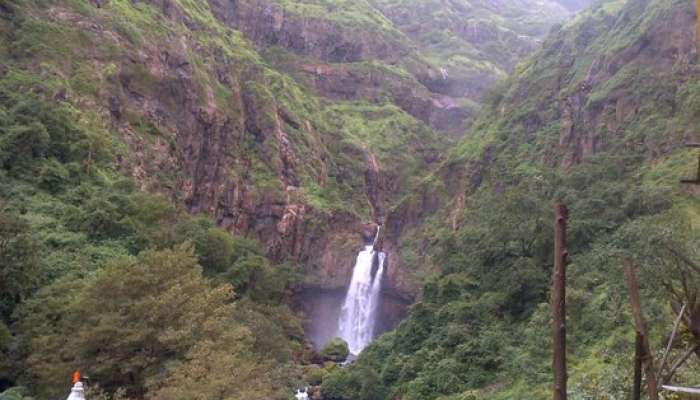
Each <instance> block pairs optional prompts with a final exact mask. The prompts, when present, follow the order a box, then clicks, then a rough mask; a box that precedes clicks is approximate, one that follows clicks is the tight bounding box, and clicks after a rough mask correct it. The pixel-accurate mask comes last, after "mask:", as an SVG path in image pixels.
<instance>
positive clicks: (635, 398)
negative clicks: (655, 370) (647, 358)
mask: <svg viewBox="0 0 700 400" xmlns="http://www.w3.org/2000/svg"><path fill="white" fill-rule="evenodd" d="M643 358H644V347H643V346H642V336H641V335H640V334H637V335H636V339H635V341H634V385H633V386H632V400H640V399H641V398H642V359H643Z"/></svg>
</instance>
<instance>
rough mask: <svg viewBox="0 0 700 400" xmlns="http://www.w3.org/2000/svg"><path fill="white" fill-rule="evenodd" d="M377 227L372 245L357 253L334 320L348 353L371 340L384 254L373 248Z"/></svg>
mask: <svg viewBox="0 0 700 400" xmlns="http://www.w3.org/2000/svg"><path fill="white" fill-rule="evenodd" d="M378 237H379V229H377V234H376V236H375V238H374V241H373V242H372V244H370V245H367V246H365V247H364V249H362V251H360V253H359V254H358V255H357V261H356V262H355V268H354V269H353V271H352V281H350V286H349V287H348V293H347V295H346V296H345V302H344V303H343V308H342V309H341V311H340V318H339V319H338V336H339V337H340V338H342V339H343V340H345V341H346V342H347V343H348V348H349V350H350V353H352V354H354V355H357V354H359V353H360V352H361V351H362V349H364V348H365V347H367V345H368V344H369V343H370V342H371V341H372V338H373V337H374V325H375V320H376V314H377V306H378V305H379V292H380V290H381V285H382V282H381V281H382V274H383V273H384V259H385V257H386V256H385V254H384V253H383V252H381V251H375V250H374V245H375V243H376V241H377V238H378ZM375 257H376V262H377V272H376V273H375V274H374V276H372V267H373V265H374V262H375Z"/></svg>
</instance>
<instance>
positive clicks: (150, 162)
mask: <svg viewBox="0 0 700 400" xmlns="http://www.w3.org/2000/svg"><path fill="white" fill-rule="evenodd" d="M213 3H214V2H212V4H213ZM272 3H274V7H277V8H281V9H282V10H283V11H284V17H285V18H291V20H286V21H287V22H289V21H291V22H289V23H290V24H291V25H294V23H296V22H298V21H302V22H303V23H301V25H303V26H304V27H305V28H309V29H311V28H318V27H319V26H322V27H324V29H328V31H329V32H332V33H333V35H336V36H334V37H336V38H337V39H338V40H341V39H342V40H343V41H345V42H348V41H349V42H352V41H353V40H355V39H358V40H359V39H361V40H363V41H364V42H363V43H365V44H366V45H368V46H369V47H371V46H370V44H371V45H376V48H379V49H386V50H387V51H386V54H384V53H382V54H369V53H371V51H369V50H367V49H364V50H366V51H367V52H368V54H365V55H364V56H365V57H366V59H362V60H353V62H352V63H348V64H345V63H338V64H336V65H333V67H334V68H335V67H337V68H339V70H342V72H343V73H344V74H347V76H350V77H354V78H357V80H356V81H352V80H350V82H359V84H366V83H367V82H370V83H372V84H376V87H370V88H369V89H367V88H363V89H367V93H370V94H372V96H367V97H368V98H367V99H365V98H362V96H358V98H354V97H353V96H350V95H349V96H348V97H349V98H352V99H353V101H349V100H347V101H346V100H343V101H340V100H331V99H325V98H322V97H321V96H320V94H318V93H315V92H314V91H313V90H312V87H313V85H311V80H312V79H314V78H313V77H310V74H308V73H307V72H300V71H301V69H300V67H301V65H302V64H305V63H307V62H309V63H311V64H313V63H320V61H319V60H317V59H312V57H311V56H308V55H307V54H305V53H303V52H298V53H295V52H294V51H295V49H293V48H279V47H277V46H276V45H270V46H268V47H266V48H264V49H261V48H258V47H255V45H253V44H252V43H250V42H248V40H247V39H246V38H245V37H244V35H243V34H242V33H241V32H239V31H236V30H234V29H233V28H232V27H231V26H229V25H227V23H226V21H225V18H222V17H221V15H215V14H216V12H214V10H215V8H216V7H215V6H214V5H212V4H210V3H206V2H192V1H190V0H175V1H172V2H165V3H163V4H161V3H160V2H133V1H126V0H109V1H102V0H97V1H87V0H0V59H2V60H3V62H2V64H1V65H0V400H10V399H11V400H15V399H20V400H23V399H26V398H36V399H53V398H60V397H62V396H64V395H65V394H66V392H67V388H68V385H67V382H68V377H69V374H70V372H71V371H72V370H74V369H80V370H81V371H82V372H83V373H84V374H85V375H87V376H88V377H89V390H90V399H91V400H92V399H105V400H108V399H113V400H117V399H127V398H133V399H154V400H189V399H227V400H228V399H249V398H265V399H285V398H288V397H289V396H290V395H291V394H292V389H293V388H295V387H302V385H306V384H310V385H314V386H320V395H321V396H322V398H323V399H324V400H382V399H404V400H413V399H415V400H418V399H420V400H433V399H440V400H477V399H485V398H488V399H495V400H498V399H517V398H527V399H540V398H542V399H543V398H547V397H548V396H549V392H550V382H551V380H550V372H551V371H550V352H549V348H550V343H549V334H550V328H549V322H550V321H549V309H548V306H547V297H548V291H549V283H550V282H549V279H550V278H549V276H550V273H551V267H552V265H551V264H552V254H551V252H552V228H551V226H552V221H551V219H552V215H551V214H552V204H553V203H554V202H555V201H563V202H564V203H566V204H567V205H568V207H569V209H570V210H571V215H570V226H569V256H570V266H569V271H570V275H569V292H568V296H569V297H568V305H569V341H570V348H569V351H570V376H571V378H570V389H571V390H570V391H571V393H570V395H571V398H572V399H575V400H583V399H619V398H625V397H626V396H627V394H628V391H629V387H630V380H631V376H632V374H631V362H630V360H631V356H632V353H633V347H634V334H633V331H632V327H631V324H630V320H631V318H630V316H629V312H628V307H627V299H626V291H625V288H624V281H623V278H622V273H621V264H622V260H623V258H631V259H633V260H634V261H635V263H636V264H637V266H638V268H639V275H640V278H641V281H642V286H643V287H642V290H643V301H644V310H645V312H646V316H647V319H648V323H649V329H650V337H651V340H652V347H653V348H654V349H656V350H657V352H658V349H661V347H662V346H663V344H664V341H665V339H666V335H667V331H668V327H669V325H670V323H671V321H672V320H673V317H674V314H673V310H672V309H671V307H670V306H669V304H672V305H674V306H677V305H678V304H679V303H683V302H687V301H691V300H692V301H694V299H695V298H696V297H697V296H696V295H697V290H700V288H699V285H698V277H697V275H696V274H695V273H694V272H693V271H688V269H687V261H686V260H691V261H692V260H697V259H698V250H697V249H698V248H700V234H699V232H698V230H699V229H700V212H699V211H698V210H700V203H699V201H698V196H697V192H693V191H691V190H688V189H686V188H683V187H681V186H680V185H679V184H678V183H677V181H678V180H679V179H680V178H682V177H686V175H687V176H690V175H691V174H692V173H693V172H694V171H693V168H692V166H693V162H694V161H695V159H694V157H693V154H691V153H690V152H688V151H687V150H686V149H684V148H682V146H681V143H682V142H683V141H685V140H692V139H694V138H697V131H696V127H697V126H700V80H699V79H698V76H699V75H698V72H699V71H698V66H697V63H696V61H694V60H695V57H696V56H697V54H696V51H695V50H690V48H691V47H693V46H689V45H688V44H687V38H686V37H685V36H683V35H679V36H678V37H677V38H675V39H674V40H672V41H671V40H666V38H667V36H668V35H669V32H670V28H669V26H670V25H678V26H679V27H683V28H684V29H685V28H688V27H689V25H688V24H689V21H690V20H691V19H689V18H687V16H688V15H690V14H692V13H691V11H690V9H689V7H690V5H689V4H686V3H688V2H684V1H681V0H648V1H642V0H610V1H598V2H596V3H595V5H594V6H593V7H592V8H591V9H589V10H586V11H583V12H581V13H580V14H578V15H577V17H576V18H575V19H573V20H572V21H570V22H568V23H566V24H563V25H562V26H558V27H557V28H555V30H554V31H553V32H552V33H551V34H550V35H549V36H548V37H547V39H546V40H545V42H544V44H543V49H541V50H539V51H538V52H537V53H536V54H535V55H533V56H532V57H531V58H529V59H528V60H526V61H525V62H524V63H522V64H520V65H518V66H517V67H516V68H515V73H514V75H513V76H511V77H510V78H508V79H507V80H506V81H504V82H503V83H502V84H501V85H500V87H499V88H497V89H496V90H494V91H493V92H492V93H490V94H489V95H488V96H487V97H486V98H485V99H479V101H480V102H482V103H483V104H479V105H477V103H476V102H474V100H475V99H476V98H477V96H476V93H477V92H478V93H481V91H482V90H484V89H485V88H486V87H488V86H490V85H491V84H492V83H493V82H494V81H495V80H496V79H499V78H503V77H505V76H506V73H507V71H509V70H510V69H511V68H512V67H513V65H514V64H515V62H516V61H517V60H518V59H519V57H520V55H521V54H524V53H525V52H526V51H529V50H528V49H529V48H530V47H529V46H533V45H534V43H535V39H534V38H536V37H542V36H543V35H545V33H546V31H547V30H548V28H549V27H550V26H551V24H552V23H553V22H554V21H560V20H562V19H563V18H564V17H565V15H567V12H566V11H564V9H563V8H561V7H560V6H558V5H557V4H560V3H561V4H565V5H566V6H567V7H570V8H571V9H575V8H577V7H578V6H580V5H581V2H577V1H561V2H549V1H547V2H540V3H542V4H540V5H541V7H542V8H535V7H533V4H534V2H532V1H525V0H520V1H509V2H491V1H488V2H484V1H469V2H455V1H418V2H416V1H401V2H397V1H393V0H366V1H365V0H362V1H346V0H299V1H292V0H275V1H272ZM499 3H500V4H499ZM257 4H258V3H255V2H253V1H251V2H246V4H245V5H246V6H251V5H253V6H256V5H257ZM275 10H276V8H275ZM465 16H469V18H467V19H465V18H464V17H465ZM294 18H297V19H298V20H294ZM668 21H671V22H672V23H669V22H668ZM277 22H279V21H277ZM686 25H688V26H686ZM686 30H687V29H686ZM309 32H311V33H309ZM317 33H318V32H315V31H313V30H312V31H308V32H307V31H305V34H307V35H308V38H307V37H305V36H304V35H302V37H303V38H304V39H306V40H309V41H310V42H311V44H315V42H314V39H313V38H314V34H317ZM306 44H308V43H305V45H306ZM521 46H522V48H521ZM309 47H313V46H309ZM331 47H332V46H331ZM372 48H373V47H372ZM373 49H375V48H373ZM316 50H318V49H316ZM331 50H333V49H331ZM341 50H342V49H341ZM375 50H376V49H375ZM516 50H517V51H516ZM319 51H322V50H319ZM307 56H308V57H307ZM326 61H327V60H326ZM436 67H445V68H447V72H448V75H449V79H447V78H446V77H445V76H443V75H442V73H438V72H437V71H438V70H437V69H436ZM428 72H430V73H428ZM431 74H432V75H431ZM341 75H342V74H341ZM377 77H379V78H377ZM465 82H466V83H465ZM462 84H464V85H467V86H468V87H457V86H459V85H462ZM392 85H395V86H392ZM470 85H472V86H470ZM428 87H431V89H430V90H434V92H432V94H431V95H438V94H440V95H445V94H446V95H449V96H453V97H455V99H454V100H455V101H456V102H457V103H459V104H458V105H459V106H468V108H470V109H476V108H479V107H480V108H481V114H480V116H479V118H478V119H477V120H476V121H475V123H474V124H473V126H472V127H471V128H470V130H469V132H468V133H467V135H466V136H465V137H463V138H461V139H460V140H459V141H458V142H457V143H456V145H454V146H452V147H451V148H449V150H448V146H450V144H452V142H451V140H450V139H447V138H445V137H443V136H441V135H440V134H439V133H437V132H435V131H434V130H433V129H431V128H430V127H429V126H428V125H427V124H426V123H424V122H421V121H419V120H418V119H417V118H415V117H413V116H411V115H409V114H408V113H407V112H405V111H404V110H403V109H402V108H400V107H399V106H398V105H397V104H398V103H399V102H398V100H401V99H397V98H396V97H395V96H396V94H395V93H394V91H395V90H397V88H400V89H402V90H403V89H406V88H408V91H404V92H401V91H399V93H401V95H405V94H413V93H408V92H411V91H413V90H416V91H429V89H428ZM341 89H345V90H348V92H349V93H352V92H353V90H354V88H352V87H350V88H347V87H345V88H341ZM453 90H454V91H453ZM370 100H371V101H370ZM420 100H424V101H432V100H433V99H432V98H421V99H420ZM416 101H418V100H416ZM372 167H374V168H376V169H377V170H376V171H370V170H371V168H372ZM368 171H369V172H372V173H375V174H377V176H378V177H374V179H376V180H377V181H379V182H380V184H376V186H377V187H372V188H370V187H368V186H369V185H371V183H368V182H369V181H371V180H372V179H370V178H371V177H370V178H368ZM211 176H214V178H213V179H211V180H206V179H207V178H211ZM198 184H200V185H201V186H203V187H205V189H201V187H200V188H195V189H193V187H194V186H196V185H198ZM379 186H381V187H379ZM197 189H201V191H200V192H198V193H197V195H198V196H200V197H201V198H203V197H206V196H210V195H211V198H208V199H207V200H206V201H202V204H199V203H198V201H199V200H201V198H200V197H197V196H195V195H193V192H195V191H196V190H197ZM370 189H374V190H377V191H378V194H376V197H377V199H378V200H376V199H374V200H372V199H371V200H369V201H368V197H369V196H371V195H370V194H369V191H370ZM212 193H214V194H215V195H220V196H219V197H215V196H214V194H212ZM221 193H224V194H223V195H221ZM426 199H428V200H426ZM373 201H374V203H373ZM229 202H230V203H235V202H238V203H241V204H244V206H240V204H238V203H236V204H229ZM222 203H226V204H223V205H222ZM379 203H381V204H379ZM428 203H429V206H430V207H429V209H426V210H425V213H416V212H414V211H415V210H414V209H415V208H419V207H422V206H423V205H424V204H428ZM258 204H261V205H262V206H261V207H260V208H259V209H258V208H256V207H257V206H258ZM263 206H266V207H267V208H265V207H263ZM207 207H209V208H207ZM219 207H221V208H219ZM237 207H238V208H237ZM377 207H382V208H383V209H382V210H381V212H380V213H379V214H382V215H381V216H382V217H384V216H386V217H387V219H388V220H389V221H392V216H395V215H408V216H410V217H407V218H406V220H405V221H401V222H402V223H405V225H406V226H401V227H398V228H397V231H400V233H399V234H400V235H401V236H400V237H398V238H392V239H393V240H396V241H397V245H398V247H399V248H398V251H400V254H399V255H398V256H400V258H401V261H402V262H403V264H402V265H401V267H402V268H405V269H406V271H403V272H405V275H407V276H408V278H406V279H413V280H416V281H420V282H421V284H422V286H423V289H422V291H421V293H420V295H419V296H418V298H419V301H418V302H417V303H416V304H414V305H413V306H412V308H411V310H410V315H409V317H408V318H407V319H406V320H405V321H404V322H403V323H401V324H400V325H399V326H398V327H397V328H396V329H395V330H394V331H392V332H389V333H387V334H385V335H384V336H382V337H380V338H379V339H378V340H377V341H376V342H375V343H373V344H372V345H371V346H370V347H369V348H368V349H367V350H366V351H364V352H363V353H362V354H361V355H360V356H359V358H358V359H357V360H356V361H355V362H354V363H353V364H352V365H351V366H348V367H340V366H339V365H338V363H340V362H342V361H344V360H345V359H346V358H347V356H348V347H347V344H346V343H345V342H343V341H342V340H339V339H338V340H333V341H331V342H330V343H328V345H327V346H326V347H325V348H324V349H323V350H322V351H321V352H320V354H315V352H313V351H312V350H310V349H309V347H308V346H307V344H306V342H305V338H304V330H303V328H302V322H303V319H302V317H303V316H301V315H299V314H297V313H296V312H293V311H292V310H291V309H290V305H291V304H293V298H294V294H295V293H294V291H295V289H297V288H298V286H299V285H300V282H305V283H307V284H310V283H313V284H318V285H321V282H316V281H315V280H314V279H316V277H315V276H308V274H307V275H305V274H304V271H305V268H306V267H308V266H307V265H299V263H298V262H297V261H294V260H291V259H290V258H289V257H287V256H289V255H290V254H287V253H285V252H284V251H281V250H279V248H280V247H282V246H283V245H284V244H285V243H284V240H287V239H289V237H290V236H293V235H295V234H296V231H294V232H292V231H291V230H286V229H287V227H288V226H287V224H288V223H289V221H290V220H293V219H294V218H296V217H299V218H301V219H303V223H304V224H302V226H303V228H304V229H307V230H305V231H301V232H304V233H302V235H303V234H308V235H309V236H310V237H311V238H310V240H309V241H310V242H314V241H319V242H320V241H322V239H325V238H322V237H321V236H322V234H323V233H324V232H325V231H329V230H334V229H338V230H342V229H344V228H346V227H337V226H323V225H324V224H327V225H329V224H328V221H334V219H333V218H334V217H337V216H341V218H339V220H340V221H343V222H345V221H363V222H365V221H370V220H371V219H372V217H373V215H372V214H373V212H376V211H377V210H376V209H373V208H377ZM222 209H224V211H226V212H227V213H229V214H234V213H237V214H238V215H236V217H240V218H241V219H242V220H244V222H246V223H247V224H248V225H247V226H246V228H245V229H247V231H245V233H246V234H248V236H246V237H244V236H242V235H239V234H234V233H231V232H230V230H235V229H240V230H241V231H244V230H245V229H244V228H240V227H238V226H233V227H230V230H224V229H222V228H220V227H218V226H217V225H216V222H215V221H214V219H213V218H214V217H213V216H215V217H216V218H217V222H221V223H222V224H224V222H223V220H226V219H227V218H229V219H232V218H233V217H232V216H231V215H229V214H226V215H223V216H222V213H220V211H221V210H222ZM199 210H201V211H202V213H199V212H198V211H199ZM299 210H301V211H299ZM304 213H306V214H304ZM241 215H244V216H243V217H241ZM348 216H349V217H348ZM246 218H247V219H248V220H247V221H246V220H245V219H246ZM256 219H257V220H256ZM290 224H291V223H290ZM348 229H350V228H348ZM290 232H291V233H290ZM351 234H353V235H355V234H356V233H355V232H353V233H351ZM351 234H349V233H347V232H342V234H340V235H339V238H340V239H339V241H344V242H345V243H341V245H343V246H354V245H355V244H354V243H352V242H351V241H350V240H346V238H347V237H350V235H351ZM343 235H345V236H343ZM253 237H256V238H257V239H260V240H256V239H253ZM268 239H269V242H265V241H266V240H268ZM294 244H297V243H296V242H295V243H294ZM302 245H303V243H302ZM300 246H301V245H300ZM278 250H279V251H278ZM306 250H307V249H305V250H304V251H306ZM294 251H295V249H293V250H292V251H289V252H288V253H293V252H294ZM272 253H274V256H272V255H271V254H272ZM304 256H305V257H307V259H308V258H311V255H309V254H301V255H299V254H297V257H298V258H297V259H296V260H299V259H303V257H304ZM334 256H335V254H331V255H330V256H329V258H331V259H332V258H333V257H334ZM333 261H334V260H333ZM390 267H391V268H393V267H394V266H393V265H392V266H390ZM392 272H393V271H392ZM695 272H697V271H695ZM697 340H698V338H697V337H695V336H694V332H692V331H691V330H689V329H688V328H687V327H683V328H682V330H681V335H680V340H679V341H678V342H677V344H676V346H675V347H674V348H673V349H672V355H674V356H676V355H678V354H680V353H682V352H683V351H684V347H685V346H686V345H689V344H691V343H696V342H697ZM698 372H700V371H698V366H697V364H689V366H688V367H686V368H684V369H682V370H680V371H679V373H678V374H677V375H676V376H675V378H674V379H675V380H674V382H677V383H689V382H690V383H695V382H693V381H692V379H693V377H695V376H697V373H698ZM30 396H31V397H30Z"/></svg>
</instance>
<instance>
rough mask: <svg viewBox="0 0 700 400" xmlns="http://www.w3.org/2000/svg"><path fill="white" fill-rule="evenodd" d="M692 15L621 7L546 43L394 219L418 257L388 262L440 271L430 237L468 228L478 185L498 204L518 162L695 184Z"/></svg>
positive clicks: (681, 9)
mask: <svg viewBox="0 0 700 400" xmlns="http://www.w3.org/2000/svg"><path fill="white" fill-rule="evenodd" d="M695 13H696V12H695V10H694V7H693V5H692V4H690V3H688V2H682V1H671V2H662V1H633V0H630V1H626V2H625V1H622V2H615V3H608V4H606V5H598V6H594V7H592V8H591V9H589V10H586V11H584V12H583V14H582V15H580V16H579V17H577V18H576V20H574V21H572V22H570V23H568V24H566V25H564V26H563V27H562V28H560V29H558V30H557V31H556V32H553V33H552V35H551V36H550V37H548V38H547V39H546V41H545V42H544V45H543V46H544V48H543V49H542V50H540V51H538V52H536V53H535V54H534V55H533V56H532V57H530V58H529V59H527V61H525V62H524V64H523V65H521V66H520V67H519V68H518V69H517V71H516V72H515V74H514V76H513V77H511V78H510V79H509V80H508V82H507V84H506V85H505V87H504V88H503V89H502V90H500V91H499V92H498V93H496V94H495V95H494V96H493V97H492V98H491V99H490V104H489V105H488V106H487V108H486V109H485V110H483V112H482V114H481V118H480V119H479V120H478V121H477V122H476V123H475V125H474V126H473V127H472V129H471V130H470V134H469V135H468V136H467V137H465V138H463V139H462V140H461V141H460V144H458V145H457V146H456V147H455V148H454V151H452V152H451V153H450V155H449V156H448V157H447V159H446V161H445V162H444V164H443V165H442V166H441V167H440V168H439V169H438V170H437V171H436V172H435V173H434V174H433V175H432V176H431V177H429V178H428V179H426V180H424V181H423V182H422V183H421V185H419V188H420V189H418V190H416V191H415V194H414V195H413V196H410V197H408V198H406V199H405V200H404V201H403V202H402V203H400V204H398V205H397V206H396V207H395V208H394V209H393V210H392V211H391V212H390V213H389V216H388V218H387V221H388V222H387V225H388V230H390V231H392V235H394V236H395V237H398V238H400V239H399V240H397V242H398V243H411V245H413V246H414V249H410V250H409V249H406V248H403V249H399V250H398V251H397V253H398V254H402V255H403V257H402V258H400V259H399V260H396V261H395V262H396V263H407V264H409V265H401V266H400V267H399V269H415V268H418V267H421V266H426V265H427V267H424V268H426V269H428V270H430V269H431V268H432V269H436V268H439V266H437V265H435V264H431V258H430V256H429V255H430V254H432V253H433V251H434V249H433V247H432V245H431V242H430V238H431V237H433V236H434V235H436V231H438V230H440V229H445V228H444V227H447V226H449V229H451V230H453V231H460V230H461V229H462V228H463V227H465V226H468V224H469V221H468V220H465V219H464V215H465V214H466V213H467V210H468V209H469V201H470V196H471V195H472V194H473V193H475V192H476V191H478V190H480V189H481V188H482V187H483V186H488V189H486V190H492V191H495V192H497V193H502V192H503V191H504V188H505V187H506V186H507V185H513V184H514V183H513V182H512V181H510V182H509V181H508V180H507V179H504V178H503V176H512V175H517V174H518V171H515V170H513V166H514V165H516V164H515V162H516V161H517V163H519V164H518V165H520V166H519V167H518V168H519V169H520V170H521V171H522V170H524V168H525V167H523V166H522V165H523V164H524V163H527V164H528V165H533V166H531V167H527V168H531V169H532V170H531V171H530V172H529V173H530V174H544V172H543V171H546V170H547V169H548V168H555V169H559V170H563V171H567V170H569V169H572V168H574V167H576V166H578V165H580V164H582V163H586V162H587V161H588V160H591V159H594V158H595V156H597V155H599V154H601V153H607V154H610V153H611V152H614V153H615V154H617V156H618V157H619V159H620V160H629V161H627V162H633V161H632V160H634V162H639V161H640V160H641V161H643V162H644V163H646V164H645V165H652V166H653V167H649V169H646V167H645V169H644V171H645V172H646V173H649V171H650V170H653V169H654V168H658V169H659V170H660V171H663V172H660V173H661V174H664V175H665V176H667V179H668V180H669V181H671V182H676V181H677V180H679V179H681V177H682V176H686V175H687V176H690V175H692V173H693V172H692V171H691V169H692V167H693V165H694V160H693V159H692V154H691V153H690V152H688V151H687V150H685V149H684V148H683V143H686V142H696V141H697V140H698V135H699V132H698V130H697V129H696V124H695V123H694V122H692V121H695V120H696V119H697V118H698V115H699V114H698V113H697V107H698V104H700V103H698V102H697V101H698V100H697V96H696V93H697V90H696V89H697V76H698V75H697V68H698V67H697V47H696V41H695V20H696V18H695V16H696V14H695ZM631 21H635V22H634V23H633V22H631ZM630 26H634V28H630ZM674 158H678V159H685V160H687V166H685V167H687V168H685V167H683V166H681V164H677V165H676V166H675V167H674V166H671V164H674V162H673V161H671V160H673V159H674ZM534 165H537V167H534ZM684 168H685V169H684ZM640 173H641V172H640ZM523 174H524V176H525V177H529V176H530V175H528V173H523ZM530 178H532V177H530ZM509 179H511V178H509ZM538 179H544V177H543V176H542V175H539V178H538ZM640 179H641V178H640ZM684 190H685V191H686V192H688V193H693V188H690V187H688V188H684ZM415 246H418V247H417V248H416V247H415ZM406 255H408V257H406Z"/></svg>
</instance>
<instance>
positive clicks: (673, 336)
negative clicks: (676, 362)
mask: <svg viewBox="0 0 700 400" xmlns="http://www.w3.org/2000/svg"><path fill="white" fill-rule="evenodd" d="M685 306H686V304H683V307H681V311H680V312H679V313H678V317H676V321H675V322H674V323H673V330H672V331H671V336H670V337H669V338H668V344H667V345H666V350H665V351H664V355H663V357H661V364H659V370H658V372H657V373H656V380H657V381H660V380H661V373H663V371H664V367H665V366H666V360H668V356H669V354H671V349H672V348H673V341H674V340H675V339H676V333H678V326H679V325H680V324H681V320H682V319H683V315H684V313H685Z"/></svg>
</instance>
